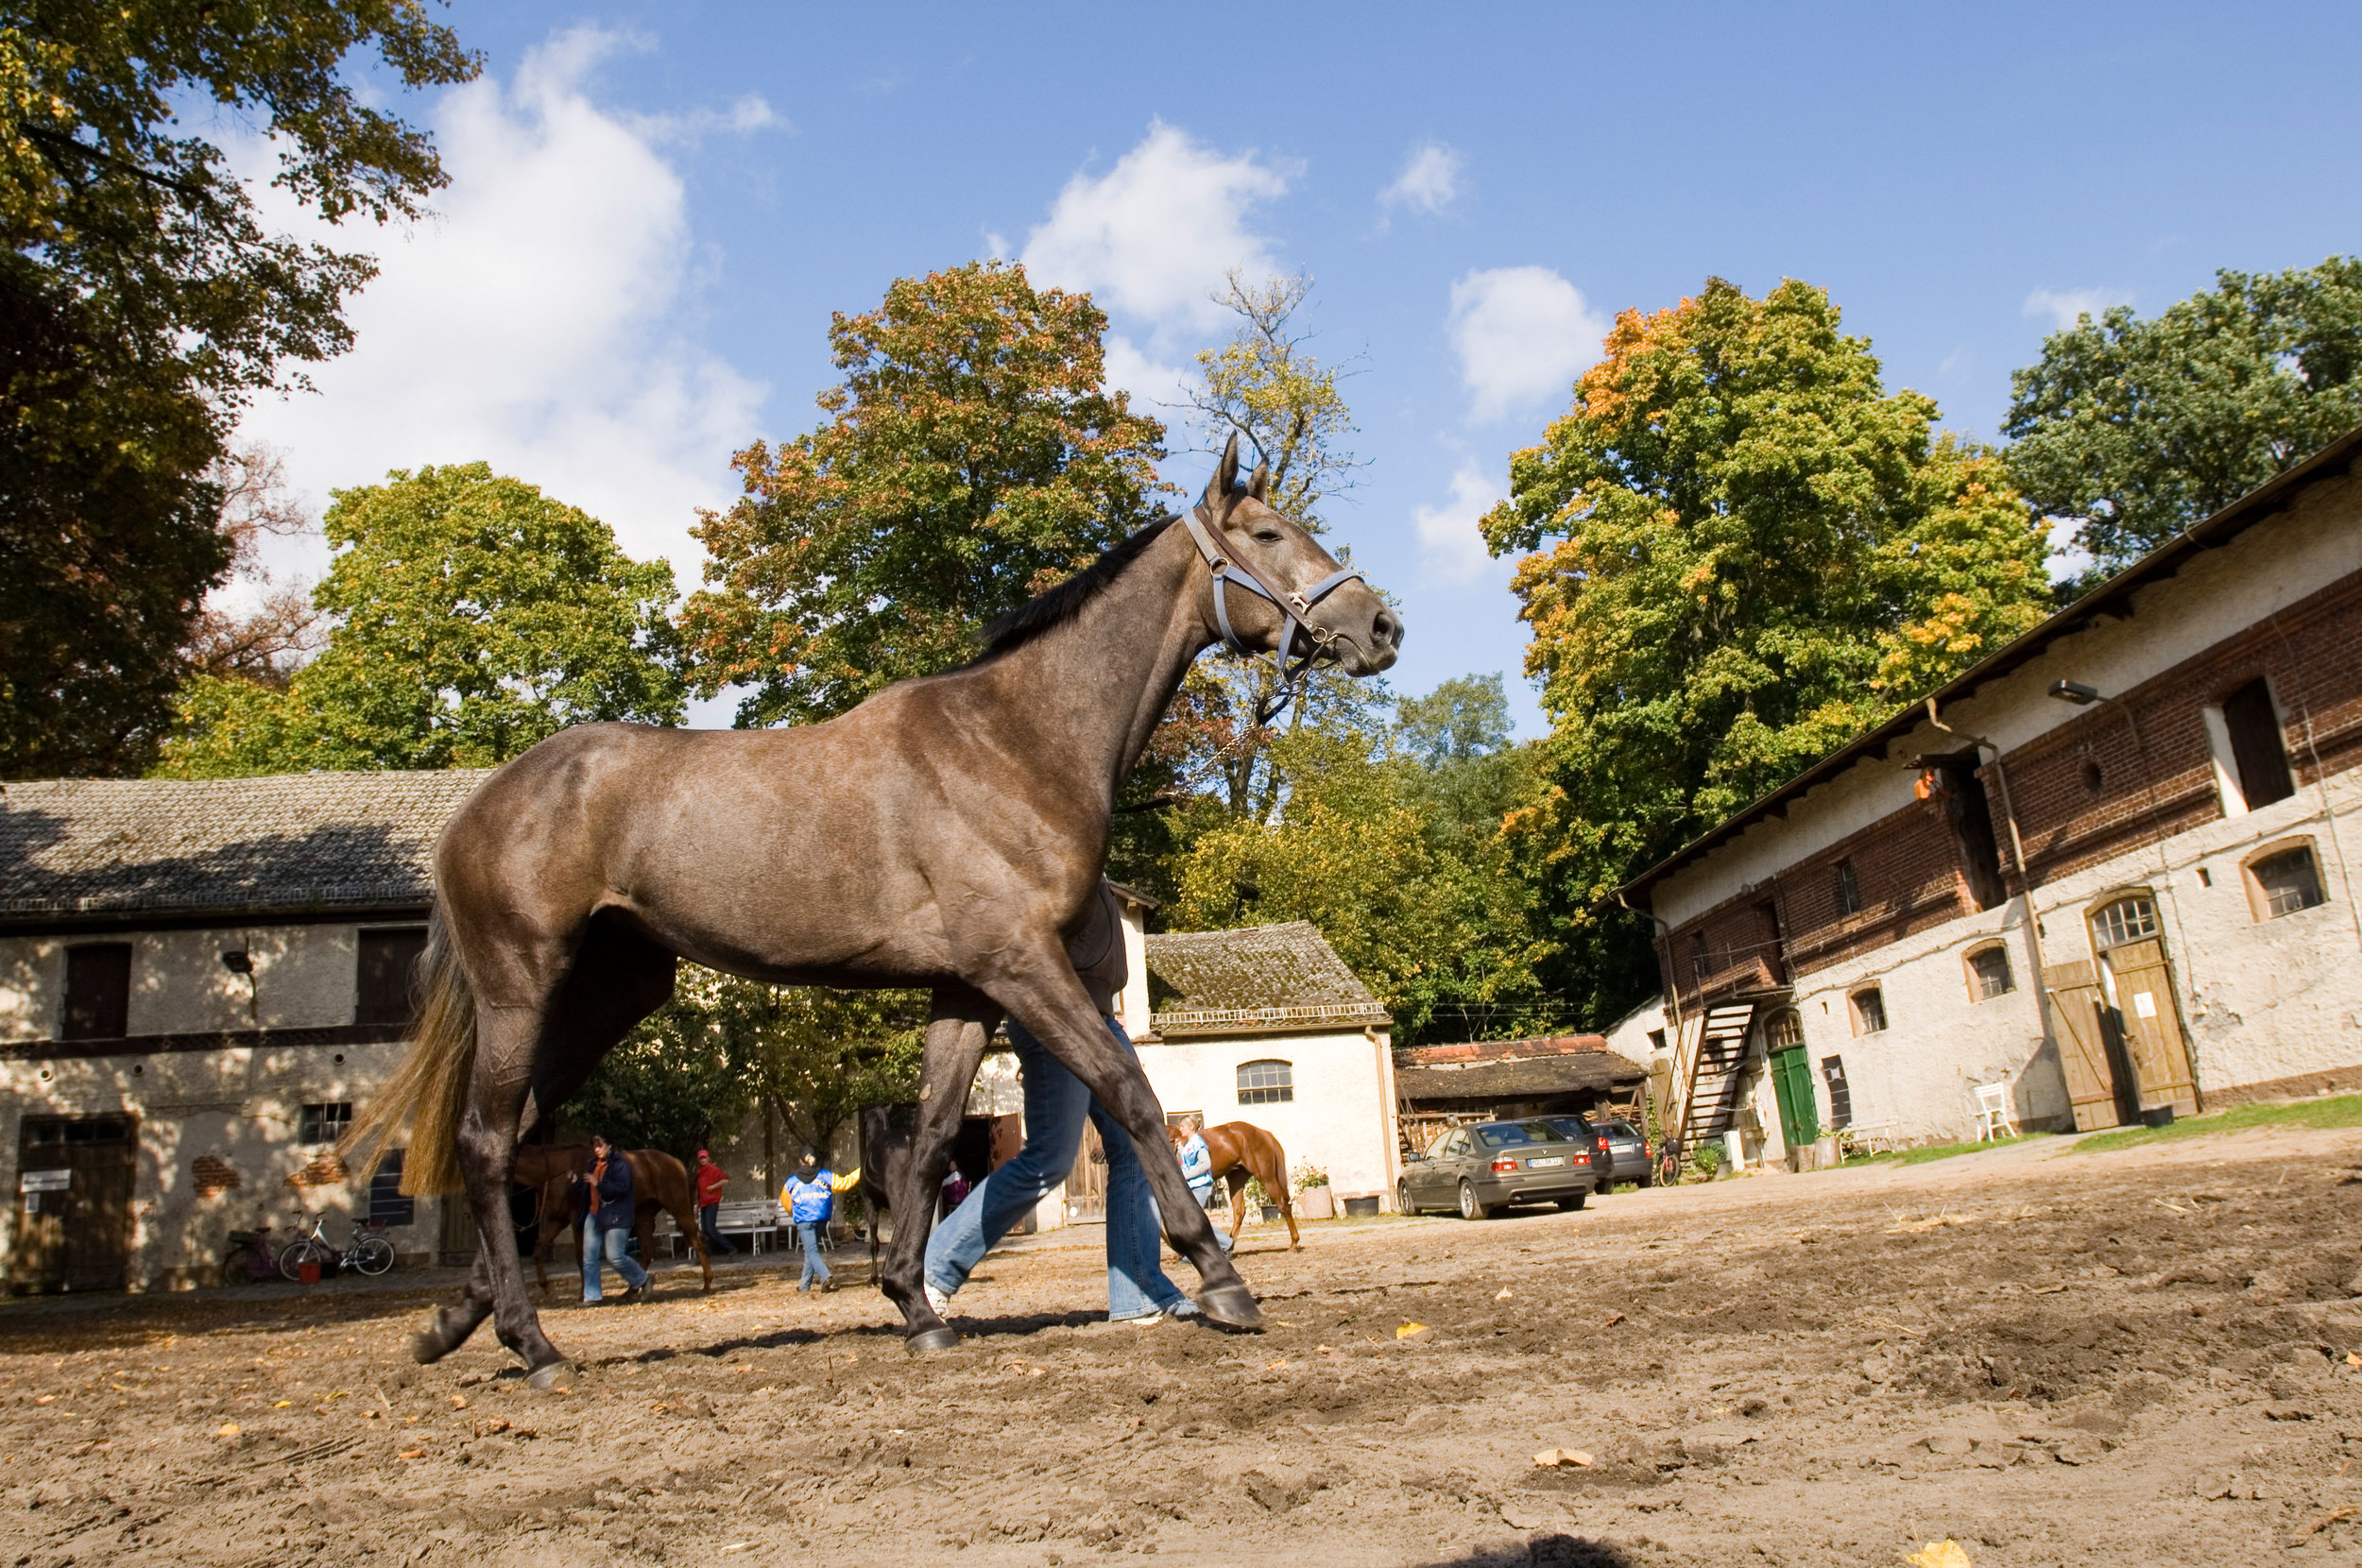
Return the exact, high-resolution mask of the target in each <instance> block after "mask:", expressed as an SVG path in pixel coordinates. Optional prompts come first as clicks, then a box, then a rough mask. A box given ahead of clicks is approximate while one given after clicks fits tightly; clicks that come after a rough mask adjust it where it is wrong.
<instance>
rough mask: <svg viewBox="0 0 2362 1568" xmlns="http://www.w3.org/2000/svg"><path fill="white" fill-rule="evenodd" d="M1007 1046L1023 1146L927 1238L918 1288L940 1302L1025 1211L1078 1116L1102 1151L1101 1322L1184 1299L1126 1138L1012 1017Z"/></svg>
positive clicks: (1076, 1144) (1072, 1140)
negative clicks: (1019, 1077) (1021, 1094)
mask: <svg viewBox="0 0 2362 1568" xmlns="http://www.w3.org/2000/svg"><path fill="white" fill-rule="evenodd" d="M1106 1025H1107V1032H1108V1033H1110V1034H1112V1035H1114V1036H1115V1037H1116V1041H1117V1043H1118V1044H1119V1045H1121V1046H1122V1047H1123V1048H1124V1049H1125V1050H1127V1051H1128V1050H1130V1049H1131V1048H1132V1042H1131V1040H1130V1039H1129V1038H1128V1037H1127V1036H1126V1035H1125V1034H1124V1032H1123V1028H1122V1026H1121V1025H1120V1024H1118V1023H1117V1022H1116V1021H1115V1020H1114V1019H1113V1018H1109V1019H1107V1020H1106ZM1009 1044H1010V1045H1011V1046H1013V1047H1014V1048H1016V1050H1017V1059H1018V1065H1020V1066H1021V1067H1022V1068H1023V1071H1024V1078H1025V1147H1024V1148H1023V1149H1020V1150H1018V1153H1017V1157H1016V1158H1015V1159H1012V1160H1010V1161H1008V1162H1007V1163H1006V1164H1004V1165H1002V1166H1001V1168H1000V1169H998V1170H996V1171H994V1172H993V1173H992V1174H991V1175H989V1176H987V1177H985V1178H984V1180H983V1181H982V1182H979V1183H978V1184H977V1185H976V1190H975V1191H973V1192H971V1193H969V1194H968V1195H967V1202H964V1203H962V1204H961V1205H960V1206H959V1207H958V1208H957V1209H954V1210H953V1211H952V1212H951V1213H950V1215H949V1216H948V1217H946V1219H944V1221H943V1223H942V1224H940V1225H938V1226H936V1227H935V1229H934V1234H933V1235H932V1236H929V1237H928V1238H927V1270H926V1272H927V1283H928V1284H929V1285H932V1286H933V1287H935V1288H936V1289H938V1290H940V1291H942V1292H943V1293H944V1294H945V1295H947V1296H949V1295H950V1294H952V1293H953V1292H954V1291H956V1290H958V1289H959V1287H961V1286H963V1285H966V1284H967V1276H968V1275H969V1273H971V1272H972V1271H973V1270H975V1268H976V1265H977V1264H978V1263H979V1262H981V1261H983V1259H984V1254H985V1253H988V1252H990V1251H991V1250H992V1248H993V1245H994V1243H996V1242H998V1241H999V1240H1000V1239H1001V1237H1002V1236H1006V1235H1008V1234H1009V1227H1010V1226H1012V1225H1014V1224H1016V1223H1017V1222H1018V1220H1020V1219H1024V1218H1025V1216H1026V1215H1027V1214H1028V1213H1030V1212H1032V1210H1033V1207H1034V1205H1035V1204H1036V1203H1038V1202H1041V1201H1042V1199H1044V1198H1045V1197H1047V1196H1049V1194H1050V1193H1051V1191H1052V1190H1053V1188H1055V1187H1056V1186H1057V1185H1058V1184H1059V1183H1060V1182H1063V1181H1065V1180H1066V1179H1067V1176H1068V1175H1069V1174H1070V1172H1071V1171H1072V1170H1073V1169H1074V1155H1075V1151H1076V1150H1079V1149H1081V1148H1082V1146H1083V1118H1084V1116H1089V1117H1090V1119H1091V1122H1092V1124H1093V1125H1094V1126H1096V1127H1097V1128H1098V1129H1099V1137H1100V1141H1101V1142H1102V1143H1103V1144H1104V1145H1105V1146H1106V1150H1107V1316H1108V1317H1109V1318H1111V1319H1123V1318H1145V1317H1148V1316H1150V1315H1152V1314H1154V1313H1156V1312H1161V1311H1163V1310H1165V1309H1166V1308H1168V1307H1171V1306H1172V1305H1175V1304H1178V1303H1180V1302H1183V1301H1186V1300H1188V1299H1189V1298H1188V1297H1186V1296H1185V1295H1183V1294H1182V1291H1181V1287H1179V1286H1176V1285H1174V1284H1173V1283H1172V1281H1171V1280H1169V1279H1167V1278H1166V1277H1165V1271H1164V1269H1163V1268H1162V1267H1161V1266H1160V1265H1159V1263H1158V1261H1157V1252H1156V1244H1157V1239H1158V1236H1159V1234H1160V1227H1159V1225H1158V1223H1157V1218H1156V1204H1155V1200H1154V1199H1152V1198H1151V1197H1150V1196H1149V1191H1148V1172H1147V1171H1146V1170H1145V1169H1144V1168H1142V1167H1141V1165H1140V1157H1139V1153H1138V1150H1135V1149H1134V1148H1133V1147H1132V1134H1131V1133H1127V1132H1125V1131H1124V1130H1123V1126H1122V1124H1121V1122H1119V1121H1117V1120H1116V1118H1115V1117H1113V1116H1109V1115H1108V1114H1107V1113H1106V1111H1105V1110H1104V1109H1103V1108H1102V1107H1101V1106H1100V1104H1099V1102H1098V1101H1097V1100H1095V1099H1092V1098H1091V1092H1090V1090H1089V1089H1087V1087H1085V1086H1084V1083H1083V1081H1082V1080H1081V1079H1079V1078H1077V1077H1075V1076H1074V1075H1073V1074H1072V1073H1070V1072H1069V1071H1068V1070H1067V1068H1066V1064H1065V1063H1063V1062H1060V1061H1059V1060H1058V1059H1057V1058H1056V1057H1054V1056H1053V1055H1051V1054H1050V1052H1049V1051H1048V1050H1046V1049H1044V1048H1043V1047H1042V1044H1041V1042H1040V1041H1038V1040H1036V1039H1035V1038H1034V1037H1033V1035H1032V1034H1031V1033H1029V1032H1027V1031H1026V1029H1025V1026H1024V1025H1022V1024H1020V1023H1018V1021H1017V1020H1016V1019H1015V1018H1012V1019H1010V1020H1009Z"/></svg>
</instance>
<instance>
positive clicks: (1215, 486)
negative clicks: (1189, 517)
mask: <svg viewBox="0 0 2362 1568" xmlns="http://www.w3.org/2000/svg"><path fill="white" fill-rule="evenodd" d="M1238 482H1239V433H1238V432H1237V431H1235V430H1234V431H1232V432H1231V433H1230V443H1229V445H1227V446H1225V447H1224V448H1223V449H1222V461H1221V462H1219V463H1217V464H1215V465H1214V477H1213V478H1211V479H1209V480H1207V482H1206V494H1205V497H1204V498H1203V499H1202V500H1201V501H1200V502H1199V503H1198V504H1199V505H1201V506H1203V507H1205V508H1206V516H1207V519H1208V520H1211V521H1214V522H1220V521H1221V520H1222V516H1223V514H1224V512H1227V511H1228V510H1230V487H1231V486H1234V485H1236V484H1238Z"/></svg>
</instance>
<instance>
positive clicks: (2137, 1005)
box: [2099, 937, 2198, 1116]
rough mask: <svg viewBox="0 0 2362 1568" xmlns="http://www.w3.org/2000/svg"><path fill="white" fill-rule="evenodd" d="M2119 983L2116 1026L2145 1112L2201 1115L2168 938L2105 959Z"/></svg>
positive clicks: (2116, 949)
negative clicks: (2161, 1109)
mask: <svg viewBox="0 0 2362 1568" xmlns="http://www.w3.org/2000/svg"><path fill="white" fill-rule="evenodd" d="M2099 962H2100V963H2104V964H2106V965H2107V966H2108V970H2109V973H2108V975H2107V977H2106V978H2107V979H2108V980H2113V981H2114V987H2113V989H2114V992H2115V1019H2114V1022H2115V1026H2116V1029H2117V1030H2118V1031H2120V1032H2121V1034H2122V1035H2123V1038H2124V1047H2125V1051H2126V1053H2127V1054H2128V1055H2129V1056H2131V1059H2132V1071H2133V1074H2134V1076H2135V1077H2136V1078H2137V1079H2138V1081H2139V1084H2140V1089H2139V1104H2140V1106H2141V1107H2142V1108H2144V1109H2147V1108H2151V1107H2155V1106H2160V1105H2170V1106H2172V1107H2173V1112H2174V1115H2176V1116H2196V1115H2197V1114H2198V1081H2197V1077H2196V1075H2195V1074H2193V1073H2192V1072H2191V1071H2190V1046H2189V1042H2188V1041H2187V1040H2186V1039H2184V1038H2183V1037H2182V1014H2181V1010H2180V1009H2179V1008H2177V1007H2176V1006H2175V1005H2174V1000H2173V970H2172V967H2171V966H2170V965H2169V964H2167V963H2166V962H2165V942H2164V940H2163V939H2162V938H2157V937H2151V938H2149V939H2148V940H2147V941H2144V942H2130V943H2127V944H2125V945H2124V946H2121V947H2111V948H2110V949H2108V951H2107V952H2105V953H2103V954H2101V955H2100V960H2099Z"/></svg>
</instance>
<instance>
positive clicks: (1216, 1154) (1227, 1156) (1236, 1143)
mask: <svg viewBox="0 0 2362 1568" xmlns="http://www.w3.org/2000/svg"><path fill="white" fill-rule="evenodd" d="M1202 1135H1203V1136H1204V1138H1205V1139H1206V1152H1207V1155H1208V1156H1210V1157H1211V1158H1212V1160H1213V1162H1214V1180H1215V1181H1217V1182H1226V1183H1227V1184H1228V1185H1229V1187H1230V1243H1231V1245H1232V1246H1234V1247H1235V1246H1237V1245H1238V1241H1239V1227H1240V1226H1241V1225H1243V1224H1245V1223H1246V1201H1245V1200H1244V1199H1242V1198H1241V1197H1240V1196H1239V1195H1240V1194H1241V1193H1242V1192H1244V1191H1245V1190H1246V1185H1247V1183H1248V1182H1250V1181H1256V1182H1260V1183H1262V1184H1263V1190H1264V1191H1265V1192H1267V1193H1269V1194H1270V1195H1271V1201H1272V1202H1275V1203H1276V1204H1278V1205H1279V1213H1280V1215H1281V1217H1282V1218H1283V1219H1286V1220H1287V1221H1288V1245H1289V1246H1291V1247H1292V1248H1294V1249H1295V1250H1296V1251H1297V1252H1299V1253H1300V1252H1302V1251H1304V1233H1303V1232H1301V1231H1299V1230H1297V1229H1296V1206H1295V1202H1294V1201H1293V1195H1292V1194H1291V1193H1290V1192H1289V1191H1288V1151H1287V1150H1285V1149H1282V1148H1280V1147H1279V1139H1278V1138H1277V1137H1275V1136H1274V1135H1273V1134H1272V1133H1266V1132H1264V1131H1263V1130H1262V1129H1261V1128H1259V1127H1258V1126H1256V1125H1255V1124H1254V1123H1253V1122H1251V1121H1225V1122H1224V1123H1223V1124H1222V1125H1221V1126H1220V1127H1208V1128H1207V1129H1206V1130H1205V1132H1204V1133H1203V1134H1202ZM1165 1137H1166V1139H1167V1140H1168V1141H1169V1142H1171V1143H1172V1147H1173V1148H1174V1149H1176V1150H1178V1149H1179V1148H1180V1147H1181V1146H1182V1145H1183V1144H1185V1143H1187V1142H1188V1141H1189V1139H1190V1134H1189V1130H1188V1129H1187V1128H1182V1127H1169V1128H1167V1129H1165Z"/></svg>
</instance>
